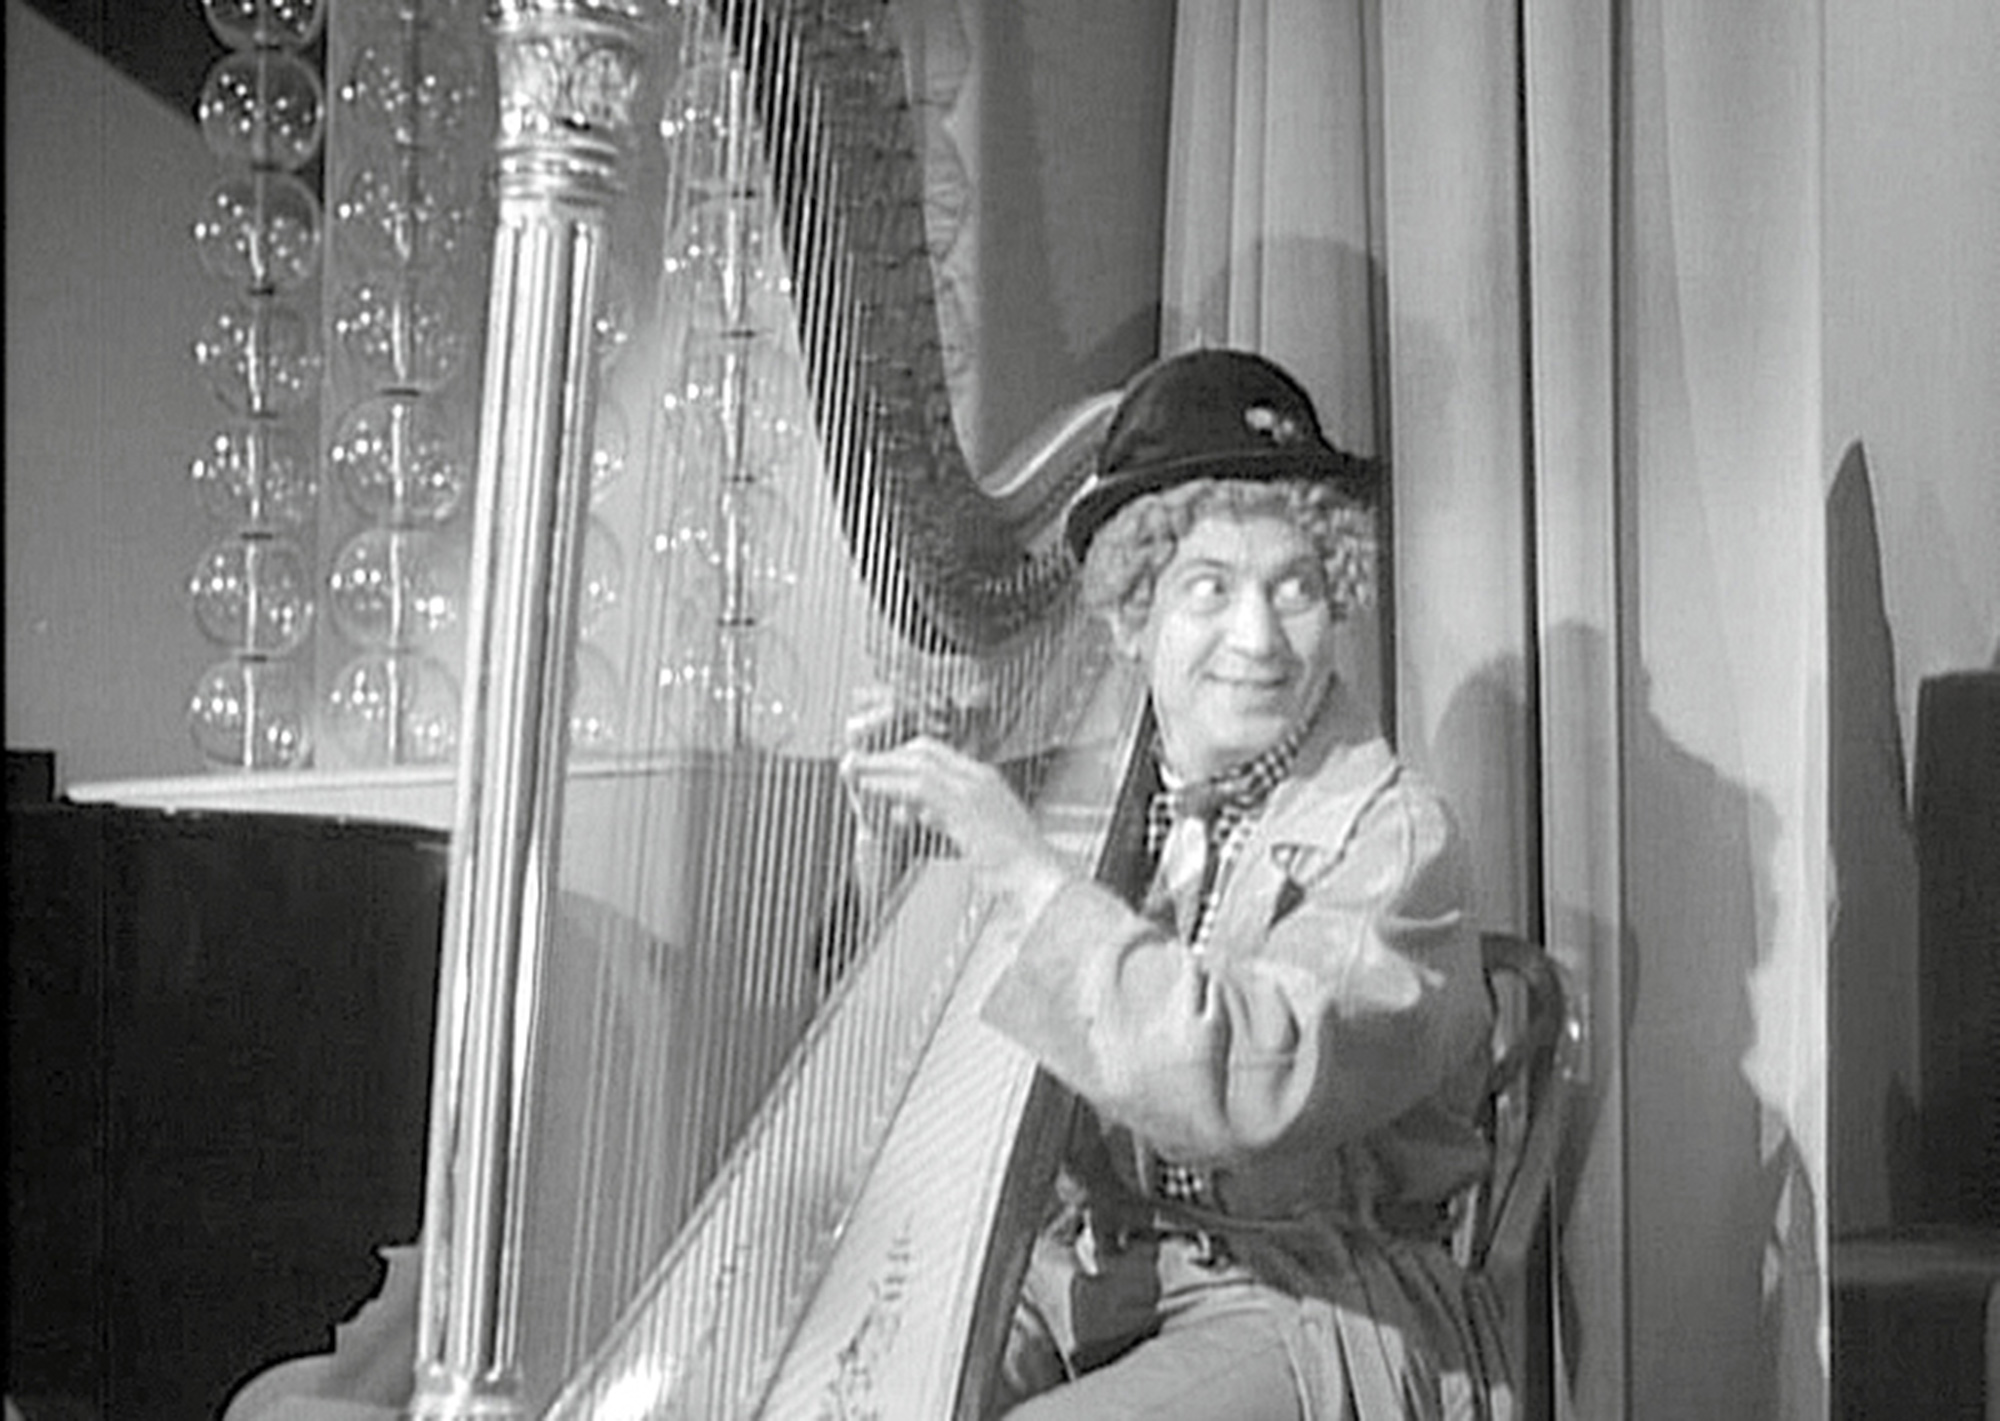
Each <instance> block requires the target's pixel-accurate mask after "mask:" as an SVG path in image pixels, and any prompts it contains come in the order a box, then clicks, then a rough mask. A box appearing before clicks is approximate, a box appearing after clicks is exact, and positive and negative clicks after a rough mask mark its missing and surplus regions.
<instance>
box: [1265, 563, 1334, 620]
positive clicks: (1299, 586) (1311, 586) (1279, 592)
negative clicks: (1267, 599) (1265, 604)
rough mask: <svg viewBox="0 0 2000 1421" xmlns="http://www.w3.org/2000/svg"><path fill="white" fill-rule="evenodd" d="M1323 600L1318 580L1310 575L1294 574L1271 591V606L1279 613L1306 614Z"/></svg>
mask: <svg viewBox="0 0 2000 1421" xmlns="http://www.w3.org/2000/svg"><path fill="white" fill-rule="evenodd" d="M1324 600H1325V593H1324V591H1323V590H1322V585H1321V582H1320V579H1319V578H1317V577H1315V576H1313V575H1312V574H1311V573H1303V572H1301V573H1295V574H1293V575H1292V576H1290V577H1287V578H1285V579H1283V580H1282V581H1280V582H1279V583H1278V584H1277V586H1275V587H1273V588H1272V589H1271V605H1272V606H1274V607H1276V608H1277V609H1278V610H1279V611H1280V612H1285V613H1291V612H1306V611H1310V610H1311V609H1312V608H1313V607H1315V606H1317V605H1318V604H1319V603H1320V602H1322V601H1324Z"/></svg>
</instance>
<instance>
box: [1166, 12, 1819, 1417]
mask: <svg viewBox="0 0 2000 1421" xmlns="http://www.w3.org/2000/svg"><path fill="white" fill-rule="evenodd" d="M1614 11H1615V12H1616V13H1615V14H1614V13H1613V12H1614ZM1816 25H1817V19H1816V11H1815V9H1814V7H1813V6H1812V5H1810V4H1807V3H1804V0H1801V2H1800V3H1796V4H1789V5H1785V6H1780V7H1778V8H1777V9H1776V10H1773V11H1769V12H1762V11H1760V12H1759V13H1757V14H1756V15H1749V14H1742V13H1739V12H1737V11H1735V10H1733V9H1730V8H1728V7H1719V6H1696V7H1687V8H1677V7H1668V6H1664V5H1659V4H1634V5H1631V6H1629V7H1609V8H1607V7H1604V6H1601V5H1588V4H1583V3H1565V4H1557V5H1552V6H1540V5H1538V6H1534V7H1519V8H1518V9H1517V8H1516V7H1514V6H1497V7H1481V8H1478V9H1477V10H1476V11H1472V12H1468V11H1467V10H1466V9H1465V8H1464V7H1460V6H1452V5H1445V4H1442V3H1427V2H1426V0H1419V3H1415V4H1397V5H1395V6H1385V5H1380V4H1378V3H1375V0H1340V3H1324V4H1312V3H1304V0H1300V3H1291V2H1290V0H1230V2H1229V3H1223V2H1222V0H1183V3H1182V4H1181V5H1180V7H1179V10H1178V29H1177V45H1176V56H1175V73H1174V96H1173V118H1172V124H1171V144H1170V156H1169V166H1168V171H1169V194H1168V206H1167V222H1166V232H1167V238H1166V261H1165V266H1164V270H1163V273H1162V302H1163V320H1162V334H1163V340H1162V344H1163V346H1164V347H1165V348H1166V349H1168V350H1173V349H1177V348H1181V347H1185V346H1192V345H1200V344H1219V343H1223V342H1228V343H1234V344H1242V345H1250V346H1255V347H1257V348H1260V349H1262V350H1264V351H1266V352H1268V353H1269V354H1271V355H1273V356H1275V357H1276V358H1278V359H1279V360H1280V361H1282V362H1284V363H1286V364H1287V365H1289V366H1291V367H1292V368H1293V369H1295V370H1296V371H1297V372H1298V373H1299V374H1300V375H1301V376H1302V377H1303V378H1304V379H1305V381H1306V383H1307V385H1308V386H1309V388H1310V389H1311V390H1312V392H1313V394H1314V396H1315V398H1316V399H1317V400H1318V401H1319V402H1320V404H1321V407H1322V410H1323V411H1324V412H1325V413H1326V416H1327V423H1328V426H1329V429H1330V432H1331V433H1333V435H1334V437H1335V438H1336V439H1338V440H1341V441H1343V442H1346V443H1349V444H1350V445H1353V446H1355V447H1364V448H1368V449H1371V450H1373V451H1374V452H1377V453H1380V454H1381V455H1383V456H1384V457H1385V458H1386V459H1387V461H1388V464H1389V466H1390V469H1391V475H1392V487H1393V540H1392V550H1393V569H1394V572H1393V582H1392V584H1391V605H1390V608H1389V611H1390V613H1391V616H1390V618H1389V621H1388V624H1389V625H1392V626H1393V628H1394V631H1393V640H1394V655H1393V659H1392V661H1391V662H1390V663H1389V664H1390V666H1391V668H1392V678H1391V685H1390V686H1389V687H1388V688H1386V689H1387V698H1388V699H1389V700H1391V701H1393V714H1392V724H1393V725H1394V727H1395V729H1396V732H1397V734H1398V737H1399V744H1400V746H1401V748H1402V750H1403V753H1404V754H1405V756H1406V757H1407V758H1409V759H1411V760H1412V761H1414V762H1415V763H1416V764H1418V765H1419V766H1420V767H1422V768H1424V769H1425V770H1427V771H1428V772H1429V773H1430V774H1431V775H1432V776H1433V777H1434V778H1436V779H1437V780H1439V781H1440V782H1441V783H1442V785H1443V787H1444V788H1445V790H1446V792H1447V793H1448V794H1449V795H1450V797H1451V798H1452V800H1453V801H1454V803H1455V804H1456V805H1457V807H1458V809H1459V811H1460V813H1461V816H1462V817H1463V818H1464V819H1465V821H1466V824H1467V830H1468V836H1469V838H1470V839H1471V841H1472V844H1473V846H1474V857H1475V861H1476V871H1477V874H1478V890H1477V897H1476V899H1475V906H1476V909H1477V911H1478V913H1479V914H1480V916H1481V917H1482V918H1483V919H1485V920H1487V921H1489V922H1491V923H1493V924H1494V925H1496V926H1507V927H1515V928H1520V929H1524V930H1526V931H1529V932H1532V933H1535V934H1537V935H1538V936H1541V937H1542V938H1543V939H1544V940H1545V941H1546V942H1547V943H1548V944H1549V946H1550V948H1551V950H1552V951H1553V952H1554V953H1555V954H1556V955H1557V956H1558V958H1559V959H1561V960H1562V961H1563V962H1564V963H1565V965H1566V966H1567V967H1569V969H1570V970H1571V972H1572V974H1573V977H1574V980H1575V982H1576V985H1577V987H1578V989H1579V991H1580V993H1581V995H1582V996H1583V998H1584V1000H1585V1003H1586V1009H1587V1012H1588V1015H1589V1029H1590V1032H1591V1036H1592V1040H1591V1043H1590V1052H1589V1065H1588V1067H1587V1079H1586V1081H1585V1089H1584V1094H1585V1098H1586V1105H1585V1108H1584V1109H1583V1110H1582V1111H1581V1112H1580V1115H1579V1118H1578V1120H1577V1122H1576V1128H1575V1130H1574V1131H1573V1136H1572V1140H1571V1143H1570V1147H1569V1159H1568V1161H1567V1163H1566V1166H1565V1170H1564V1173H1563V1176H1562V1179H1561V1181H1560V1192H1559V1197H1558V1200H1557V1217H1558V1219H1559V1221H1561V1222H1562V1223H1563V1224H1564V1233H1563V1243H1562V1248H1561V1263H1560V1266H1561V1269H1562V1271H1563V1274H1564V1280H1563V1282H1562V1284H1561V1286H1560V1287H1559V1288H1558V1289H1557V1294H1556V1296H1557V1299H1558V1301H1557V1303H1556V1304H1555V1305H1554V1306H1555V1307H1556V1308H1557V1310H1558V1312H1559V1313H1560V1316H1559V1317H1558V1318H1556V1319H1553V1320H1552V1325H1553V1328H1554V1331H1555V1333H1556V1337H1557V1344H1556V1345H1557V1348H1558V1354H1557V1361H1556V1365H1557V1370H1558V1373H1559V1375H1560V1377H1561V1378H1562V1380H1563V1382H1565V1383H1566V1384H1567V1389H1568V1390H1570V1391H1571V1392H1572V1393H1573V1397H1572V1399H1571V1400H1570V1401H1569V1402H1568V1403H1567V1404H1566V1405H1565V1406H1563V1407H1562V1408H1561V1409H1562V1410H1563V1411H1564V1412H1565V1413H1566V1414H1573V1415H1584V1416H1615V1415H1622V1414H1628V1411H1629V1412H1630V1413H1631V1414H1647V1413H1648V1412H1649V1411H1650V1409H1651V1408H1652V1407H1653V1406H1655V1405H1660V1404H1671V1405H1672V1406H1674V1407H1675V1408H1680V1407H1682V1406H1687V1407H1688V1409H1692V1410H1704V1411H1713V1412H1715V1413H1716V1414H1722V1413H1724V1412H1728V1413H1730V1414H1757V1415H1781V1416H1786V1417H1793V1416H1800V1417H1803V1416H1817V1415H1820V1414H1823V1412H1824V1408H1825V1404H1826V1282H1825V1278H1824V1271H1825V1270H1824V1258H1825V1225H1824V1217H1825V1213H1826V1209H1825V1203H1824V1190H1825V1180H1826V1167H1825V1161H1824V1155H1825V1101H1824V1079H1825V1070H1826V1063H1825V1049H1826V1048H1825V983H1824V975H1825V970H1824V969H1825V951H1826V904H1827V901H1828V893H1829V885H1828V882H1827V870H1826V866H1825V852H1824V840H1825V805H1824V789H1825V776H1826V746H1825V733H1824V711H1825V698H1824V684H1823V683H1824V646H1825V641H1824V597H1825V594H1824V582H1823V576H1822V564H1821V558H1820V555H1819V551H1818V549H1819V548H1820V546H1821V536H1820V529H1821V527H1822V512H1821V498H1822V488H1821V481H1822V472H1823V471H1822V469H1821V463H1822V450H1821V447H1820V433H1819V413H1820V409H1819V404H1818V401H1819V398H1820V393H1819V392H1820V377H1819V360H1820V356H1819V350H1818V345H1817V337H1816V332H1817V321H1818V318H1819V317H1818V312H1819V308H1820V302H1821V295H1820V293H1821V287H1820V285H1819V282H1820V275H1819V266H1818V257H1817V241H1818V230H1819V227H1818V224H1819V222H1820V206H1819V194H1818V192H1817V190H1816V188H1815V186H1814V183H1813V181H1812V169H1811V162H1812V154H1813V153H1815V152H1816V151H1817V145H1818V143H1819V130H1818V127H1817V124H1818V122H1819V120H1818V117H1817V111H1816V108H1815V104H1816V103H1817V99H1816V94H1817V78H1816V74H1817V71H1816V69H1815V67H1814V66H1815V65H1816V63H1817V50H1818V45H1817V39H1816ZM1752 110H1754V112H1752ZM1745 133H1751V134H1754V135H1756V137H1755V141H1753V142H1749V143H1745V142H1743V141H1742V138H1741V136H1742V135H1743V134H1745ZM1731 135H1736V136H1735V137H1732V136H1731ZM1696 1316H1698V1317H1699V1319H1700V1321H1699V1323H1698V1324H1697V1329H1698V1331H1699V1334H1700V1336H1701V1338H1702V1339H1703V1340H1702V1342H1701V1344H1700V1345H1693V1346H1690V1345H1687V1327H1688V1325H1689V1324H1688V1319H1689V1318H1692V1317H1696ZM1675 1318H1678V1319H1680V1320H1679V1321H1674V1320H1673V1319H1675ZM1725 1333H1726V1334H1727V1335H1725ZM1563 1389H1564V1388H1563V1387H1558V1391H1561V1390H1563ZM1670 1397H1671V1398H1674V1399H1675V1400H1674V1401H1673V1402H1672V1403H1668V1402H1666V1400H1665V1399H1666V1398H1670ZM1695 1397H1702V1398H1708V1399H1709V1400H1710V1401H1711V1402H1712V1403H1713V1404H1712V1405H1708V1406H1697V1405H1693V1404H1692V1403H1691V1402H1690V1398H1695ZM1746 1398H1750V1399H1752V1400H1750V1401H1748V1402H1746ZM1746 1407H1747V1409H1746Z"/></svg>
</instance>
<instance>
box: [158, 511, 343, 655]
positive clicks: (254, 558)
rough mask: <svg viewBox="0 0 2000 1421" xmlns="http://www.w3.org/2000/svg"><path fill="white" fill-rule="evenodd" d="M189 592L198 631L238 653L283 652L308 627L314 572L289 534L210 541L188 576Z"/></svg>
mask: <svg viewBox="0 0 2000 1421" xmlns="http://www.w3.org/2000/svg"><path fill="white" fill-rule="evenodd" d="M188 596H189V598H190V599H191V600H192V602H193V604H194V619H195V624H196V625H197V626H199V627H200V628H201V632H202V635H203V636H205V637H207V638H208V639H209V640H210V641H212V642H214V643H215V644H216V645H217V646H221V647H227V648H228V649H229V650H231V651H233V652H236V653H238V654H239V655H246V656H284V655H287V654H289V653H290V652H293V651H296V650H297V649H298V647H299V645H300V644H301V643H302V642H304V641H305V638H306V633H307V631H309V630H310V629H311V627H312V614H313V580H312V574H311V573H310V572H309V571H308V570H307V565H306V559H305V554H304V553H302V552H301V551H300V550H299V547H298V545H297V544H296V543H294V542H292V541H291V540H290V539H288V538H265V537H251V538H236V537H230V538H224V539H222V540H221V541H219V542H217V543H214V544H212V545H211V546H210V547H209V548H208V550H207V551H206V552H204V553H203V554H202V555H201V558H200V560H199V561H198V562H197V563H196V564H195V569H194V572H193V573H192V574H191V575H190V576H189V578H188Z"/></svg>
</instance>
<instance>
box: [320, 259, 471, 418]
mask: <svg viewBox="0 0 2000 1421" xmlns="http://www.w3.org/2000/svg"><path fill="white" fill-rule="evenodd" d="M333 332H334V337H335V339H336V340H338V341H339V342H340V347H341V349H342V350H344V351H346V352H347V354H348V356H349V358H351V359H352V360H354V361H355V362H356V363H357V364H358V365H359V366H360V367H361V370H362V372H363V373H364V375H365V376H366V377H367V379H368V380H369V381H370V382H371V383H373V384H374V385H376V386H378V387H382V388H390V389H397V390H435V389H437V388H438V387H439V386H441V385H443V384H444V383H446V382H447V381H448V380H450V379H451V377H452V376H453V375H454V374H455V373H456V372H457V370H458V368H459V365H460V364H461V362H463V360H464V359H465V353H466V349H467V347H468V345H469V343H470V337H469V336H468V335H467V333H466V328H465V315H464V313H462V312H460V311H458V310H455V309H454V307H453V302H452V300H451V296H450V292H449V290H448V288H447V287H446V286H445V285H444V284H443V282H442V281H434V280H431V279H429V278H426V277H423V276H416V275H413V276H407V277H405V278H403V279H401V280H389V281H370V282H364V283H362V284H361V285H359V286H354V287H350V288H348V290H347V291H345V292H343V293H342V295H341V297H340V299H339V301H338V302H337V303H336V304H335V306H334V311H333Z"/></svg>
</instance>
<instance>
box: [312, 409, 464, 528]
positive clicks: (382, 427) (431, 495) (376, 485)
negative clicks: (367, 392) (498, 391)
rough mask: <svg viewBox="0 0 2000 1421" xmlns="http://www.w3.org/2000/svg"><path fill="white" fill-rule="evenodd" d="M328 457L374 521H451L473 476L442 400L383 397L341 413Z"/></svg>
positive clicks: (349, 493)
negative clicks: (441, 403)
mask: <svg viewBox="0 0 2000 1421" xmlns="http://www.w3.org/2000/svg"><path fill="white" fill-rule="evenodd" d="M327 462H328V463H329V464H330V465H331V466H332V468H333V471H334V475H335V477H337V478H338V479H339V480H340V486H341V488H342V489H343V490H344V491H345V492H346V494H347V497H348V499H349V500H350V501H351V502H352V503H353V504H354V506H355V508H356V509H358V510H359V511H360V512H361V514H362V515H363V516H364V517H366V518H367V519H368V520H369V521H370V522H371V523H376V524H381V525H386V526H389V527H396V528H412V527H431V526H435V525H437V524H441V523H444V522H447V521H449V520H450V518H451V516H452V515H453V514H454V513H456V512H457V511H458V509H459V507H460V505H461V503H462V502H463V501H464V498H465V493H466V489H467V488H468V487H469V486H470V484H471V482H472V469H471V463H470V460H469V459H468V457H467V455H466V452H465V450H464V449H463V448H461V447H460V440H459V438H458V432H457V430H456V429H455V428H454V427H453V425H452V422H451V421H450V420H449V419H448V418H447V417H446V415H445V414H444V413H443V412H441V411H440V410H439V408H438V407H437V405H436V402H435V401H434V400H433V399H431V398H428V397H424V396H418V395H377V396H375V397H374V398H372V399H367V400H364V401H362V402H361V403H360V404H358V405H356V406H354V408H352V409H350V410H349V411H348V412H347V413H346V414H344V415H342V416H341V417H340V422H339V424H338V425H337V426H336V427H335V429H334V434H333V442H332V444H331V445H330V446H329V447H328V450H327Z"/></svg>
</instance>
